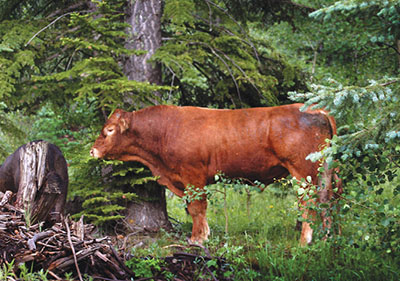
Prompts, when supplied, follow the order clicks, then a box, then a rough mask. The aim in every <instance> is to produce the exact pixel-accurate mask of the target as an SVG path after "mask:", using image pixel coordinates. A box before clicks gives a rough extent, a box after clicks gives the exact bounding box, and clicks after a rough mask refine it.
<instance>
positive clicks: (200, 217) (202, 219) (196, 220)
mask: <svg viewBox="0 0 400 281" xmlns="http://www.w3.org/2000/svg"><path fill="white" fill-rule="evenodd" d="M188 212H189V214H190V215H191V216H192V220H193V228H192V237H191V238H190V240H191V242H192V243H199V244H202V243H203V241H204V240H207V238H208V235H209V234H210V228H209V227H208V223H207V218H206V212H207V200H206V199H201V200H193V201H192V202H190V203H189V204H188Z"/></svg>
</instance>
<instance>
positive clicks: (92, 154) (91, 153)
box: [90, 148, 99, 158]
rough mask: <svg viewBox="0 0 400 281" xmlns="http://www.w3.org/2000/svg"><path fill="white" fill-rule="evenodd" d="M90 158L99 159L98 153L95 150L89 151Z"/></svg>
mask: <svg viewBox="0 0 400 281" xmlns="http://www.w3.org/2000/svg"><path fill="white" fill-rule="evenodd" d="M90 156H92V157H94V158H99V151H98V150H97V149H96V148H92V149H91V150H90Z"/></svg>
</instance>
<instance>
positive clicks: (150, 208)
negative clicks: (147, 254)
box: [124, 0, 171, 230]
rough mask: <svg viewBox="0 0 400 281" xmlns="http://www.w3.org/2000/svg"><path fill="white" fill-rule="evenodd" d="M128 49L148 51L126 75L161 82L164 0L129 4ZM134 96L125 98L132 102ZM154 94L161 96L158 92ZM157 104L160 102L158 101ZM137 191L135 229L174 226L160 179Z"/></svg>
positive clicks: (129, 216) (128, 65)
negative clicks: (158, 54) (154, 59)
mask: <svg viewBox="0 0 400 281" xmlns="http://www.w3.org/2000/svg"><path fill="white" fill-rule="evenodd" d="M126 14H127V22H128V23H129V27H128V37H127V43H126V47H127V48H128V49H133V50H140V51H144V53H143V54H141V55H131V56H129V57H128V58H127V59H126V60H125V63H124V72H125V75H126V76H127V77H128V79H130V80H135V81H138V82H148V83H152V84H156V85H161V66H160V65H159V64H155V63H151V62H150V59H151V57H152V56H153V54H154V53H155V52H156V51H157V49H158V48H160V46H161V44H162V42H161V16H162V9H161V1H160V0H135V1H129V4H128V5H127V13H126ZM131 95H134V93H127V94H126V96H125V99H126V100H127V102H128V103H132V100H133V99H132V98H131V97H130V96H131ZM154 96H155V97H156V96H159V94H158V93H154ZM154 103H155V104H157V103H158V101H157V100H154ZM134 190H135V193H136V194H137V195H138V196H139V197H140V198H141V199H142V200H140V201H137V200H136V201H132V202H130V203H129V204H128V207H127V212H126V218H125V221H126V225H128V226H129V227H130V228H131V229H134V230H138V229H145V230H158V229H159V228H161V227H162V228H170V227H171V224H170V222H169V221H168V215H167V206H166V200H165V189H164V187H162V186H160V185H158V184H157V183H156V182H151V183H149V184H146V185H145V186H138V187H135V188H134Z"/></svg>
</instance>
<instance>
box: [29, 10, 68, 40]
mask: <svg viewBox="0 0 400 281" xmlns="http://www.w3.org/2000/svg"><path fill="white" fill-rule="evenodd" d="M72 13H74V12H68V13H66V14H63V15H61V16H59V17H58V18H56V19H55V20H53V21H52V22H51V23H49V24H48V25H46V26H45V27H43V28H42V29H41V30H39V31H38V32H36V33H35V35H33V36H32V37H31V39H29V40H28V42H27V43H26V44H25V47H26V46H28V45H29V44H30V43H31V42H32V40H33V39H35V38H36V36H38V35H39V34H40V33H42V32H43V31H45V30H46V29H47V28H49V27H50V26H52V25H53V24H55V23H56V22H57V21H59V20H60V19H62V18H63V17H65V16H68V15H70V14H72Z"/></svg>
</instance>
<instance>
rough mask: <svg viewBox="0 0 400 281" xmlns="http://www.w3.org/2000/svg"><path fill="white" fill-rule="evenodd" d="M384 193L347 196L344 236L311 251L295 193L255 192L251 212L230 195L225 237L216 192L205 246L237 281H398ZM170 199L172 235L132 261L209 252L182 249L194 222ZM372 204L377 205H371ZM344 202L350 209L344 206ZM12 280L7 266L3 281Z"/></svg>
mask: <svg viewBox="0 0 400 281" xmlns="http://www.w3.org/2000/svg"><path fill="white" fill-rule="evenodd" d="M348 188H349V190H350V189H351V188H350V187H348ZM379 188H380V187H377V188H374V189H373V190H372V191H371V192H369V193H367V192H366V196H365V197H363V196H358V195H357V196H358V197H351V196H350V195H351V192H348V194H349V196H348V199H346V200H343V201H344V202H342V211H341V212H340V216H339V217H340V224H341V226H342V235H341V236H333V237H332V238H330V239H328V240H327V241H322V240H321V239H318V238H316V239H314V242H313V244H312V245H310V246H307V247H300V246H299V242H298V241H299V236H300V232H299V231H297V230H295V225H296V220H297V218H298V217H299V215H300V213H299V211H298V209H297V197H296V196H295V193H294V191H293V189H292V188H290V187H282V186H279V185H273V186H270V187H268V188H267V189H266V190H265V191H264V192H262V193H259V192H252V193H251V194H252V195H251V201H250V202H251V203H250V205H249V207H250V208H249V210H248V209H247V195H246V193H245V192H243V193H240V192H238V191H234V190H228V192H227V201H226V207H227V211H228V233H226V232H225V214H224V201H223V197H222V196H219V195H217V194H215V195H214V196H213V197H212V198H210V201H209V208H208V213H207V216H208V223H209V225H210V229H211V235H210V237H209V241H207V242H206V243H205V246H206V247H207V249H208V250H209V251H210V254H211V255H212V256H215V257H224V258H225V259H226V261H227V263H228V264H229V266H230V268H231V271H230V273H231V274H232V275H233V276H234V277H235V278H234V280H238V281H240V280H243V281H248V280H255V281H256V280H257V281H258V280H260V281H262V280H288V281H291V280H337V281H340V280H400V255H399V253H398V251H399V249H400V245H399V244H398V243H397V241H398V240H397V238H396V237H397V236H390V235H389V234H391V235H397V232H396V231H397V230H398V229H399V228H398V226H397V224H396V223H397V222H398V220H397V221H396V219H397V213H396V212H397V206H398V203H399V198H398V197H399V195H397V196H393V192H392V191H393V190H394V189H395V188H397V185H393V186H389V185H385V186H384V188H385V189H384V191H383V192H378V193H379V194H376V192H375V190H379ZM365 190H368V187H366V188H365ZM168 194H169V195H167V198H168V199H167V206H168V214H169V215H170V217H172V218H173V220H172V221H173V222H175V232H172V233H167V232H161V233H159V234H157V236H156V237H151V239H148V241H145V238H143V241H144V242H145V243H144V245H145V246H144V247H142V248H136V249H132V251H131V252H132V253H133V254H134V256H135V257H144V256H152V257H154V258H157V257H164V256H168V255H171V254H172V252H174V251H182V247H183V250H184V251H195V252H196V253H197V254H205V253H204V252H202V251H203V250H202V249H199V248H191V247H187V248H185V245H187V243H186V238H187V237H189V236H190V235H191V225H192V224H191V218H190V216H189V215H188V214H187V213H186V211H185V205H184V203H183V201H182V199H180V198H178V197H176V196H172V195H171V194H170V193H169V192H168ZM371 197H373V198H371ZM351 200H353V202H352V201H351ZM354 202H355V203H357V204H355V203H354ZM368 202H373V204H369V205H367V203H368ZM346 204H347V205H348V207H346V208H344V207H343V206H344V205H346ZM375 207H376V208H377V209H376V210H375V209H374V208H375ZM374 214H375V215H374ZM386 215H391V216H392V218H393V220H392V221H390V222H389V223H387V222H386V221H385V216H386ZM380 216H383V218H381V217H380ZM393 231H394V232H393ZM316 232H318V230H316ZM317 234H318V233H317ZM388 235H389V236H388ZM321 236H322V235H319V237H321ZM315 237H318V235H315ZM172 245H175V246H176V245H178V246H179V247H178V248H175V246H172ZM132 262H133V265H134V266H141V267H140V268H141V270H143V272H144V273H143V274H145V270H146V269H147V266H149V265H147V264H139V265H137V264H136V263H135V262H134V261H132ZM21 272H24V275H25V276H20V280H38V279H35V278H39V279H40V278H43V280H46V279H44V278H45V277H44V275H45V273H31V272H29V271H27V270H26V269H25V271H24V270H22V271H21ZM10 274H11V275H12V273H11V271H10V270H9V269H7V267H4V265H3V268H2V269H0V280H3V279H4V278H5V276H11V275H10ZM37 274H39V275H41V277H38V276H39V275H37ZM13 276H14V277H15V275H13ZM143 276H145V275H143ZM2 278H3V279H2ZM4 280H5V279H4Z"/></svg>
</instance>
